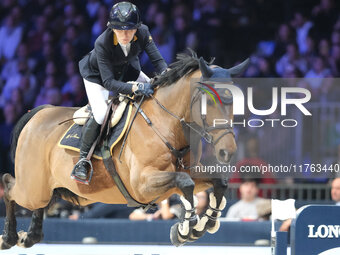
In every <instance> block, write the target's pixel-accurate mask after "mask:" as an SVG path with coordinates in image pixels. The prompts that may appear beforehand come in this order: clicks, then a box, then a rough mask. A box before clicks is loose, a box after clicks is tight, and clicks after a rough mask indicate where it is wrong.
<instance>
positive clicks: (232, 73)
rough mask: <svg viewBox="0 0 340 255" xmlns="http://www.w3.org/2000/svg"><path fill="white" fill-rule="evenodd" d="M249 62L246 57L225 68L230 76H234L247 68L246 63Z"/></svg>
mask: <svg viewBox="0 0 340 255" xmlns="http://www.w3.org/2000/svg"><path fill="white" fill-rule="evenodd" d="M249 63H250V60H249V58H247V59H246V60H245V61H243V62H242V63H241V64H238V65H237V66H234V67H232V68H230V69H227V70H228V71H229V73H230V76H231V77H233V76H236V75H239V74H241V73H243V72H244V70H246V69H247V67H248V65H249Z"/></svg>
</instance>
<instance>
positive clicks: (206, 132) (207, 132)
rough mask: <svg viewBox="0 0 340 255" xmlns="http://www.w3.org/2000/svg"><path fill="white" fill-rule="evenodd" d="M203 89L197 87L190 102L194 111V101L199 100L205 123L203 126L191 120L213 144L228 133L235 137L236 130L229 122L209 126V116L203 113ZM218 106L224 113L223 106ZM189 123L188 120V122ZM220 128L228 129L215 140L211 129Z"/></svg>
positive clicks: (230, 102)
mask: <svg viewBox="0 0 340 255" xmlns="http://www.w3.org/2000/svg"><path fill="white" fill-rule="evenodd" d="M199 83H200V84H204V83H202V82H199ZM202 93H203V92H202V90H199V89H197V90H196V93H195V95H194V96H193V98H192V100H191V103H190V110H191V112H192V107H193V105H194V103H195V102H196V101H197V100H199V104H200V116H201V120H202V123H203V127H201V126H200V125H198V124H197V123H196V122H191V123H194V124H193V125H195V127H196V128H198V129H199V130H200V136H201V137H202V138H204V140H205V141H206V142H207V143H209V144H212V145H214V146H215V145H216V144H217V143H218V141H219V140H220V139H221V138H222V137H224V136H225V135H227V134H232V135H233V136H234V137H235V133H234V130H233V128H232V126H231V125H230V124H229V123H224V124H219V125H215V126H214V125H212V126H209V124H208V123H207V118H206V115H205V114H203V113H202V96H201V95H202ZM226 104H232V100H231V101H229V102H228V103H226ZM218 108H219V110H220V111H221V112H222V114H223V113H224V110H223V108H222V107H221V106H220V105H219V104H218ZM187 123H188V122H187ZM219 129H225V130H226V131H225V132H223V133H222V134H221V135H220V136H219V137H218V138H217V139H216V140H214V137H213V136H212V135H211V134H210V132H211V131H213V130H219Z"/></svg>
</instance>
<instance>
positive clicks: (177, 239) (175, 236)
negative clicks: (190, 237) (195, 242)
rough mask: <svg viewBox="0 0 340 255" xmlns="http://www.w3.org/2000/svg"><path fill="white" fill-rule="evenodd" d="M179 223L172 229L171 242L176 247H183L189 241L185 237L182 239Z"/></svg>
mask: <svg viewBox="0 0 340 255" xmlns="http://www.w3.org/2000/svg"><path fill="white" fill-rule="evenodd" d="M179 224H180V223H179V222H177V223H176V224H175V225H173V226H172V227H171V229H170V240H171V243H172V244H173V245H175V246H176V247H179V246H182V245H183V244H185V242H186V241H187V240H186V239H184V238H183V237H181V235H180V233H179V232H178V226H179Z"/></svg>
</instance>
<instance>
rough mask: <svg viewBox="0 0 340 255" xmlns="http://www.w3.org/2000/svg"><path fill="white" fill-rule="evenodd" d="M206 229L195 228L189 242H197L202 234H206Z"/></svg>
mask: <svg viewBox="0 0 340 255" xmlns="http://www.w3.org/2000/svg"><path fill="white" fill-rule="evenodd" d="M205 232H206V231H205V230H203V231H197V230H195V229H193V230H192V232H191V234H190V237H189V240H188V241H189V242H195V241H196V240H198V239H200V238H201V237H202V236H204V234H205Z"/></svg>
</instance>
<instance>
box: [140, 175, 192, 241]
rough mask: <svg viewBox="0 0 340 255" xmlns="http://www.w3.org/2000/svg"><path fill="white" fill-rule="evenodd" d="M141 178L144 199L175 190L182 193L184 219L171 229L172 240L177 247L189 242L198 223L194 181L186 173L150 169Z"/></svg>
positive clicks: (141, 192)
mask: <svg viewBox="0 0 340 255" xmlns="http://www.w3.org/2000/svg"><path fill="white" fill-rule="evenodd" d="M141 177H142V178H141V179H140V181H139V183H138V193H139V194H140V195H142V196H143V197H144V198H145V197H150V198H151V197H152V196H153V197H155V195H159V196H162V195H164V194H165V193H166V192H168V191H169V190H170V189H173V188H178V189H179V190H180V191H181V192H182V194H183V196H181V202H182V210H183V211H182V214H181V215H182V219H181V221H180V222H178V223H176V224H175V225H174V226H172V227H171V230H170V239H171V242H172V244H174V245H175V246H180V245H183V244H184V243H185V242H187V241H188V240H189V237H190V235H191V232H192V229H193V227H194V226H195V225H196V224H197V221H198V217H197V215H196V213H195V207H194V199H193V192H194V186H195V183H194V181H193V180H192V179H191V177H190V176H189V174H187V173H184V172H168V171H157V170H152V171H150V169H149V170H147V171H143V174H142V175H141Z"/></svg>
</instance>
